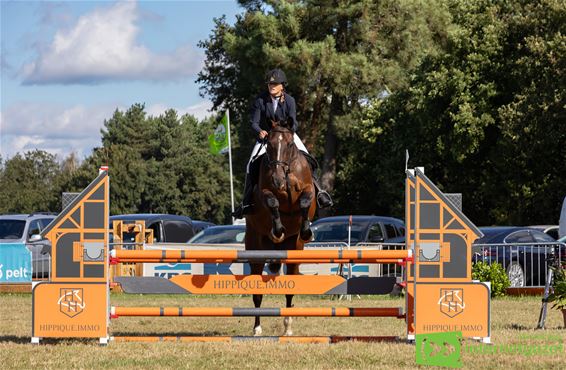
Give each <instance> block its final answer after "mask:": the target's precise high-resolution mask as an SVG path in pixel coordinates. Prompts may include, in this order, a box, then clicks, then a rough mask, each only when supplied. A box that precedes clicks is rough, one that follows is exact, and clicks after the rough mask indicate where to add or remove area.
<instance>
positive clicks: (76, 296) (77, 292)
mask: <svg viewBox="0 0 566 370" xmlns="http://www.w3.org/2000/svg"><path fill="white" fill-rule="evenodd" d="M57 303H58V304H59V310H60V311H61V312H62V313H64V314H65V315H67V316H69V317H75V316H77V315H78V314H80V313H81V312H83V310H84V309H85V307H86V303H85V302H84V298H83V288H61V289H60V296H59V301H58V302H57Z"/></svg>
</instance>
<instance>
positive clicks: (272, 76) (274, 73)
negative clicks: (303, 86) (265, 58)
mask: <svg viewBox="0 0 566 370" xmlns="http://www.w3.org/2000/svg"><path fill="white" fill-rule="evenodd" d="M266 80H267V83H268V84H269V83H276V84H283V85H285V84H286V83H287V76H285V72H283V71H282V70H280V69H279V68H276V69H272V70H271V71H269V72H267V76H266Z"/></svg>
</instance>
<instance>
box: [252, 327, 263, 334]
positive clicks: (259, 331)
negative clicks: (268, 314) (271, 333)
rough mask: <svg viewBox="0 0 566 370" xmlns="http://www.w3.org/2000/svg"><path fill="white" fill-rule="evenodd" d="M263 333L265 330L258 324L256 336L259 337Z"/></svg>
mask: <svg viewBox="0 0 566 370" xmlns="http://www.w3.org/2000/svg"><path fill="white" fill-rule="evenodd" d="M261 333H263V330H261V326H256V327H255V328H254V337H259V336H260V335H261Z"/></svg>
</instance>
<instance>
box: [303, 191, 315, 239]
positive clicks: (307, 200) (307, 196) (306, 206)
mask: <svg viewBox="0 0 566 370" xmlns="http://www.w3.org/2000/svg"><path fill="white" fill-rule="evenodd" d="M313 198H314V193H313V192H312V191H303V192H302V194H301V196H300V198H299V204H300V207H301V231H300V236H301V239H302V240H303V241H304V242H310V241H311V239H312V230H311V225H310V220H309V210H310V207H311V205H312V200H313Z"/></svg>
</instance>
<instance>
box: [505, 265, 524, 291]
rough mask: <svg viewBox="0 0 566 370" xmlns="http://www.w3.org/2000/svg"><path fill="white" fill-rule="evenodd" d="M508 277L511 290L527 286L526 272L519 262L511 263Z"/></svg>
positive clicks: (508, 267)
mask: <svg viewBox="0 0 566 370" xmlns="http://www.w3.org/2000/svg"><path fill="white" fill-rule="evenodd" d="M507 276H508V277H509V281H510V282H511V288H521V287H524V286H525V272H524V271H523V267H522V266H521V265H520V264H519V262H511V264H509V266H507Z"/></svg>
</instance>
